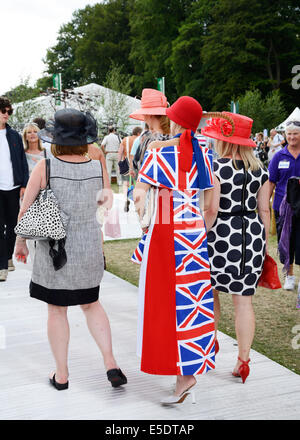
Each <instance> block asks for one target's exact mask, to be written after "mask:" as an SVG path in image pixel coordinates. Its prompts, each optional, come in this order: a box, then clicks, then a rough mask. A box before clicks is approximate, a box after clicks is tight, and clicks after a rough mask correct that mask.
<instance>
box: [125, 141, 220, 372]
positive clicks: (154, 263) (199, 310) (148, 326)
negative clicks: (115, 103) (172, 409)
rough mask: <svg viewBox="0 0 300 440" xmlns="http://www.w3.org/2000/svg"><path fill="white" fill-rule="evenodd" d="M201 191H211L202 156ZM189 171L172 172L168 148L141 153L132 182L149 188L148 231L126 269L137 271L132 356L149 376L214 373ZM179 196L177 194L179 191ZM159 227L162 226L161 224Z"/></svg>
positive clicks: (203, 250) (202, 241)
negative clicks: (151, 204)
mask: <svg viewBox="0 0 300 440" xmlns="http://www.w3.org/2000/svg"><path fill="white" fill-rule="evenodd" d="M202 152H203V156H204V162H205V164H206V169H205V170H203V172H204V173H205V174H206V176H207V188H210V187H212V185H213V173H212V170H211V159H210V156H209V151H208V149H202ZM197 172H198V170H197V167H196V165H195V162H194V160H193V163H192V168H191V171H190V172H189V173H182V172H181V171H179V170H178V157H177V149H176V147H166V148H162V149H157V150H151V151H149V152H147V153H146V155H145V159H144V162H143V165H142V167H141V171H140V173H139V178H138V180H139V181H141V182H145V183H148V184H150V185H152V186H156V187H157V189H156V195H155V210H154V214H153V218H152V220H151V224H150V227H149V231H148V232H147V233H146V234H144V236H143V237H142V239H141V241H140V243H139V245H138V247H137V249H136V250H135V252H134V254H133V256H132V261H134V262H137V263H139V264H141V271H140V283H139V322H138V354H139V355H140V356H141V370H142V371H144V372H146V373H150V374H166V375H197V374H202V373H205V372H207V371H209V370H211V369H213V368H214V367H215V351H214V350H215V336H214V330H215V329H214V311H213V294H212V288H211V282H210V271H209V268H210V266H209V260H208V252H207V239H206V228H205V224H204V221H203V217H202V213H201V210H200V191H199V190H198V189H197V187H196V182H197V179H196V177H197ZM182 188H183V189H182ZM166 219H167V221H165V220H166Z"/></svg>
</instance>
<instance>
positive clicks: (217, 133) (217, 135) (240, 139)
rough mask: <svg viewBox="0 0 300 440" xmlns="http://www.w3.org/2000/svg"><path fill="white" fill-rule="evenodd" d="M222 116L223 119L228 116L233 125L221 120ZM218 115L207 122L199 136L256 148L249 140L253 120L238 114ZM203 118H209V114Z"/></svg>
mask: <svg viewBox="0 0 300 440" xmlns="http://www.w3.org/2000/svg"><path fill="white" fill-rule="evenodd" d="M222 114H223V115H224V116H225V117H228V116H229V117H230V118H231V119H232V121H233V124H234V125H232V123H230V122H228V120H226V119H225V118H222ZM212 115H213V113H212ZM219 115H220V116H218V117H213V118H212V119H211V120H209V121H207V125H206V126H205V127H204V128H202V129H201V134H203V135H204V136H208V137H210V138H213V139H219V140H220V141H225V142H230V143H231V144H237V145H245V146H246V147H252V148H255V147H256V143H255V142H253V141H252V140H251V139H250V136H251V129H252V124H253V119H251V118H248V117H247V116H243V115H240V114H238V113H229V112H222V113H221V114H219ZM205 116H206V117H207V116H209V113H208V114H207V115H205Z"/></svg>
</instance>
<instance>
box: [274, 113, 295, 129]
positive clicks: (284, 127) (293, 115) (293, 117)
mask: <svg viewBox="0 0 300 440" xmlns="http://www.w3.org/2000/svg"><path fill="white" fill-rule="evenodd" d="M289 121H300V108H299V107H296V108H295V110H294V111H293V112H292V113H291V114H290V116H289V117H288V118H287V119H286V120H285V121H283V122H281V124H279V125H277V127H276V128H275V130H277V131H284V130H285V129H286V124H287V122H289Z"/></svg>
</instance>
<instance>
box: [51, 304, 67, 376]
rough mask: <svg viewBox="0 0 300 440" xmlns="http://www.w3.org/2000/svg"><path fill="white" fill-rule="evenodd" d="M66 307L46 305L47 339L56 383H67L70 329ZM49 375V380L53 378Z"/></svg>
mask: <svg viewBox="0 0 300 440" xmlns="http://www.w3.org/2000/svg"><path fill="white" fill-rule="evenodd" d="M67 311H68V308H67V307H61V306H54V305H51V304H48V339H49V342H50V346H51V349H52V353H53V356H54V359H55V362H56V371H55V380H56V382H58V383H66V382H67V381H68V376H69V371H68V346H69V339H70V329H69V322H68V316H67ZM53 374H54V373H52V374H51V378H52V377H53Z"/></svg>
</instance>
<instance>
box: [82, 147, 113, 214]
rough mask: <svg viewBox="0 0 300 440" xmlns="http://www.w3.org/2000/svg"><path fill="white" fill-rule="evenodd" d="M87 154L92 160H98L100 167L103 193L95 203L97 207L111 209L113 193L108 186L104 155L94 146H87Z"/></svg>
mask: <svg viewBox="0 0 300 440" xmlns="http://www.w3.org/2000/svg"><path fill="white" fill-rule="evenodd" d="M88 154H89V157H90V158H91V159H92V160H99V161H100V163H101V165H102V175H103V191H101V194H100V197H99V198H98V199H97V202H98V204H99V205H102V206H104V207H105V208H107V209H111V208H112V205H113V191H112V189H111V186H110V181H109V177H108V172H107V168H106V161H105V156H104V153H103V152H102V150H100V148H98V147H96V146H95V145H89V150H88Z"/></svg>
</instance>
